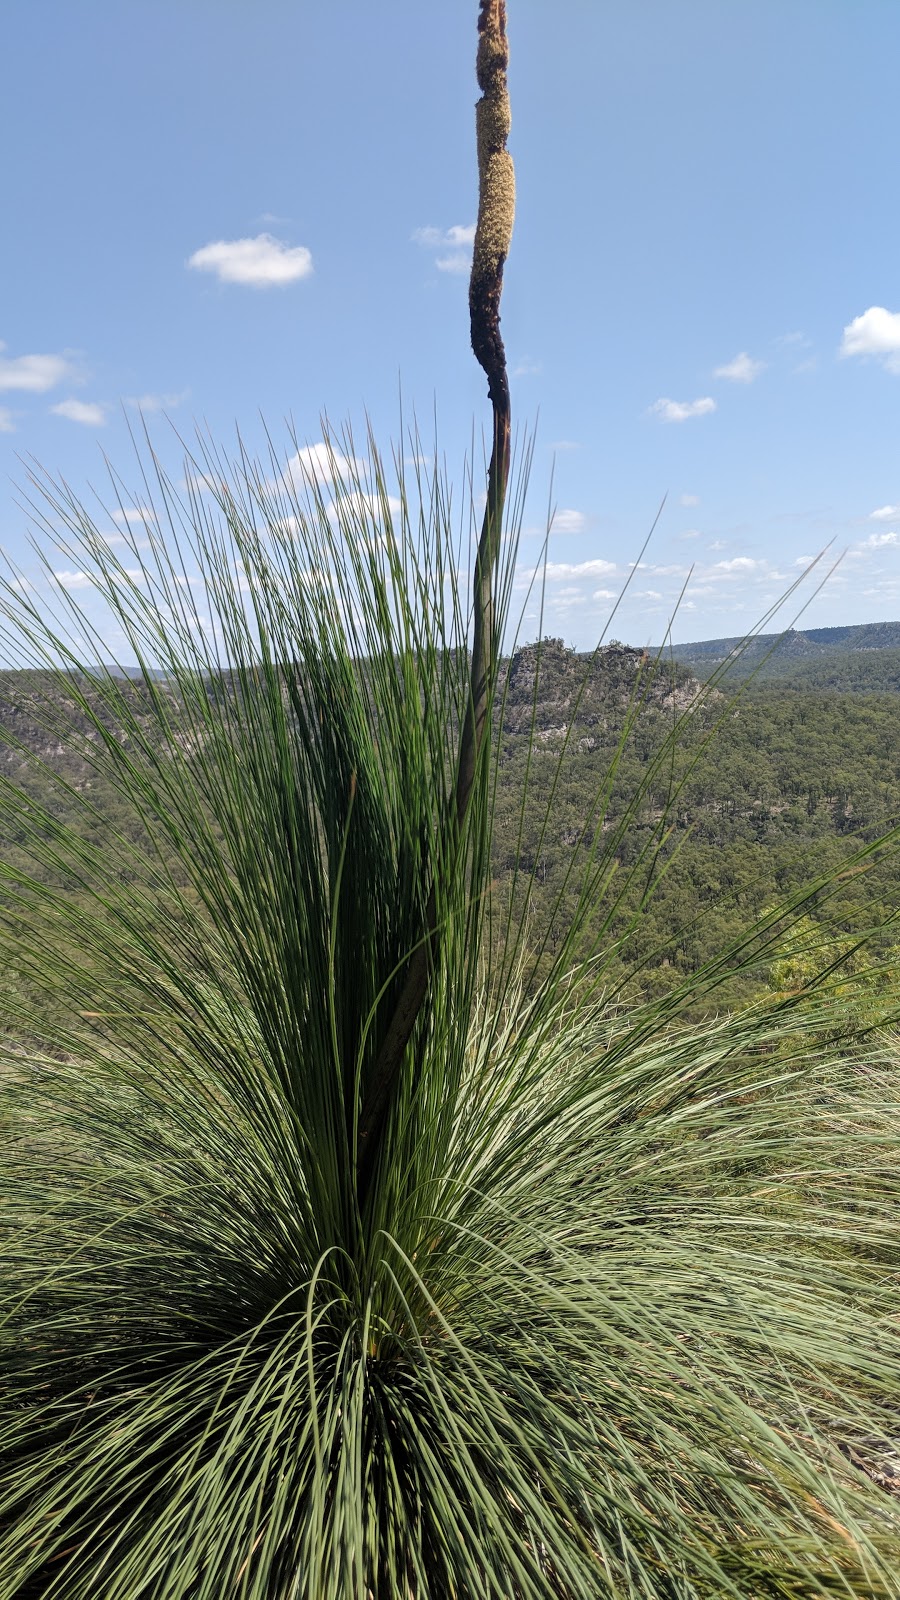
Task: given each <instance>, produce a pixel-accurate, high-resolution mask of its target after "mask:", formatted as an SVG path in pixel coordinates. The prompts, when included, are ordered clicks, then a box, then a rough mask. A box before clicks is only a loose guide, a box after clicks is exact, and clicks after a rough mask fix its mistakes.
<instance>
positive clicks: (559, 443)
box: [548, 439, 581, 450]
mask: <svg viewBox="0 0 900 1600" xmlns="http://www.w3.org/2000/svg"><path fill="white" fill-rule="evenodd" d="M548 448H549V449H551V450H580V449H581V445H580V444H578V443H577V441H576V440H575V439H554V440H553V442H552V444H550V445H549V447H548Z"/></svg>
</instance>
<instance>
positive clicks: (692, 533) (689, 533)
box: [678, 528, 700, 539]
mask: <svg viewBox="0 0 900 1600" xmlns="http://www.w3.org/2000/svg"><path fill="white" fill-rule="evenodd" d="M678 537H679V539H699V538H700V529H699V528H685V530H684V533H680V534H679V535H678Z"/></svg>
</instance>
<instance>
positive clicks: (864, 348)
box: [838, 306, 900, 373]
mask: <svg viewBox="0 0 900 1600" xmlns="http://www.w3.org/2000/svg"><path fill="white" fill-rule="evenodd" d="M838 353H839V354H840V355H842V356H877V357H878V358H879V359H880V360H882V361H883V362H884V365H885V366H886V367H887V370H888V372H897V373H900V311H886V310H885V308H884V306H870V307H869V309H868V311H864V312H863V314H862V316H861V317H854V318H853V321H852V322H848V324H847V326H846V328H845V329H844V335H843V338H842V339H841V347H840V351H839V352H838Z"/></svg>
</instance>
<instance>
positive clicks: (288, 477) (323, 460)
mask: <svg viewBox="0 0 900 1600" xmlns="http://www.w3.org/2000/svg"><path fill="white" fill-rule="evenodd" d="M363 469H364V463H363V462H361V461H351V460H350V458H349V456H343V455H341V453H340V451H339V450H329V448H328V446H327V444H326V443H325V441H324V440H323V439H320V440H319V443H318V444H306V445H303V447H302V449H300V450H298V451H297V452H296V453H295V454H294V455H292V456H291V458H290V460H289V461H288V464H287V467H286V468H285V473H284V481H285V483H287V484H291V485H293V487H294V488H296V489H305V488H309V486H310V485H311V484H323V483H334V482H335V480H336V479H337V478H347V477H349V476H350V474H351V473H352V472H353V471H354V470H355V471H356V472H361V471H362V470H363Z"/></svg>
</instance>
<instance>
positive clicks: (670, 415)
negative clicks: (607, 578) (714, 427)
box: [650, 395, 716, 422]
mask: <svg viewBox="0 0 900 1600" xmlns="http://www.w3.org/2000/svg"><path fill="white" fill-rule="evenodd" d="M715 410H716V402H715V400H713V399H712V398H711V397H710V396H709V395H704V396H703V398H702V399H700V400H666V399H663V400H654V402H653V405H652V406H651V407H650V413H651V415H652V416H655V417H659V418H660V421H662V422H687V421H688V419H689V418H690V417H705V416H708V415H709V413H710V412H711V411H715Z"/></svg>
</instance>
